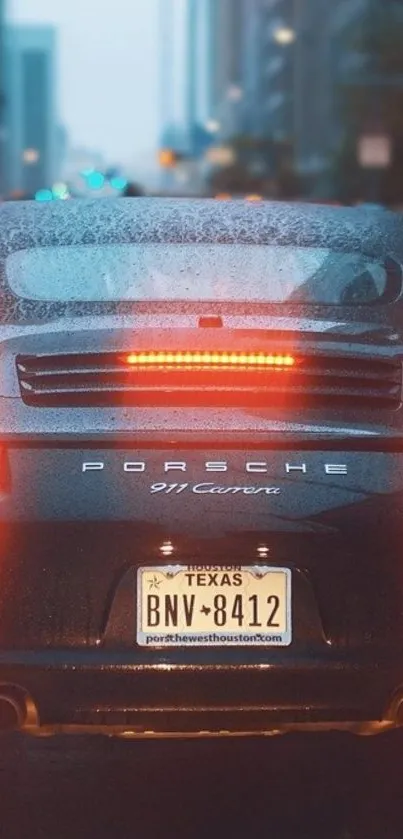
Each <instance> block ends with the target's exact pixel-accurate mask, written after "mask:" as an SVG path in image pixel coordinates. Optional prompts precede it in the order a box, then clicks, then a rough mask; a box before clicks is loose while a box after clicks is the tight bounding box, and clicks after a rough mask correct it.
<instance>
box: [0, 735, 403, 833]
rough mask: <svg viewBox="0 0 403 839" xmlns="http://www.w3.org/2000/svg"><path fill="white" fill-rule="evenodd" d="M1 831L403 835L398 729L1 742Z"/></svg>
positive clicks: (402, 744)
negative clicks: (358, 734) (359, 734)
mask: <svg viewBox="0 0 403 839" xmlns="http://www.w3.org/2000/svg"><path fill="white" fill-rule="evenodd" d="M0 836H1V837H4V839H39V837H41V839H42V837H45V839H67V837H68V839H80V838H81V837H83V838H84V837H85V839H132V838H133V839H134V837H136V839H154V837H164V839H170V837H172V838H173V839H182V837H183V838H184V837H186V839H199V837H208V839H216V837H223V839H226V837H235V838H236V839H237V837H242V839H249V837H250V838H251V839H252V837H255V836H256V837H259V839H260V837H262V839H266V837H267V839H297V838H298V839H315V838H316V837H321V839H323V838H324V837H325V838H326V839H333V838H334V839H336V837H337V839H356V837H359V839H373V838H375V837H376V839H389V837H391V839H392V837H393V839H395V837H396V839H402V838H403V734H401V733H400V732H399V733H397V734H396V733H390V734H387V735H381V736H380V737H377V738H360V739H357V738H354V737H352V736H349V735H340V734H335V735H317V736H314V735H292V736H287V737H282V738H275V739H274V738H273V739H265V740H232V741H229V740H221V741H212V740H210V741H200V740H199V741H183V742H178V741H137V742H133V741H117V740H112V739H106V738H101V737H74V738H65V737H57V738H49V739H41V740H37V739H32V738H28V737H21V736H19V735H7V736H5V737H3V738H2V739H1V740H0Z"/></svg>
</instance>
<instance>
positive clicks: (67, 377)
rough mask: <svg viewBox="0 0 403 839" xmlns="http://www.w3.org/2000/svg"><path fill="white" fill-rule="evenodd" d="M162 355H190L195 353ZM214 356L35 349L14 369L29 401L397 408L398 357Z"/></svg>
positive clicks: (20, 359) (20, 360)
mask: <svg viewBox="0 0 403 839" xmlns="http://www.w3.org/2000/svg"><path fill="white" fill-rule="evenodd" d="M162 355H163V354H161V356H162ZM165 355H166V356H167V357H168V356H169V357H171V355H175V357H178V355H183V357H184V359H186V356H187V357H190V355H191V354H190V353H186V352H184V353H182V354H181V353H175V354H172V353H166V354H165ZM211 355H212V356H213V355H214V357H215V363H211V365H209V364H206V363H203V364H202V363H200V364H197V363H191V364H190V363H188V364H187V363H182V364H175V363H171V364H170V363H164V364H161V363H159V362H158V361H156V362H155V363H150V360H149V359H148V363H146V364H144V365H142V364H138V363H136V365H135V366H134V367H133V366H130V364H129V363H128V362H127V359H128V358H130V356H127V355H124V354H120V353H84V354H63V355H60V354H58V355H36V356H34V355H30V356H19V357H18V358H17V371H18V378H19V383H20V388H21V394H22V398H23V400H24V402H26V403H27V404H29V405H37V406H63V405H64V406H96V405H99V406H102V405H104V406H106V405H118V404H122V405H125V406H126V405H139V406H141V405H150V406H179V405H194V406H203V405H206V406H214V405H215V406H222V405H224V406H226V405H227V406H230V405H234V406H245V407H246V406H248V407H250V406H259V407H270V406H274V405H276V406H282V407H284V408H290V409H294V410H295V408H296V407H298V408H299V407H301V406H304V405H305V406H307V407H309V406H312V407H314V406H321V405H326V406H329V407H330V406H331V405H334V406H335V407H356V408H361V407H371V406H372V407H374V408H383V407H386V408H397V407H398V406H399V405H400V402H401V385H402V376H401V364H400V362H399V361H393V360H379V359H371V358H365V357H364V358H363V357H355V356H333V355H320V354H318V355H316V354H310V355H302V354H301V356H299V357H296V358H295V362H293V365H289V366H281V365H278V364H277V365H273V366H269V365H268V364H267V363H266V364H262V365H259V363H254V364H252V365H251V364H249V366H248V364H247V363H246V362H245V363H242V358H245V356H244V355H242V356H241V355H239V359H238V361H237V363H234V361H233V357H234V355H235V354H234V353H231V352H229V353H221V361H220V363H219V364H217V363H216V358H217V353H212V354H211ZM263 355H265V357H266V358H268V357H269V358H270V356H267V354H266V353H264V354H260V353H253V357H254V358H255V359H259V357H260V356H263ZM229 356H231V359H232V363H230V361H229ZM250 357H252V356H250ZM273 357H274V358H276V359H278V358H281V356H273ZM285 357H287V358H288V357H289V356H285ZM227 358H228V363H225V359H227ZM223 359H224V362H223Z"/></svg>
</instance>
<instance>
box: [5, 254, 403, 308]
mask: <svg viewBox="0 0 403 839" xmlns="http://www.w3.org/2000/svg"><path fill="white" fill-rule="evenodd" d="M400 274H401V272H400V270H399V276H400ZM6 276H7V282H8V285H9V287H10V288H11V290H12V292H13V293H14V294H15V295H17V296H18V297H21V298H27V299H29V300H38V301H48V302H59V303H60V302H83V301H88V302H92V301H93V302H106V301H115V302H118V301H125V300H130V301H131V300H132V301H148V300H150V301H151V300H197V301H209V300H221V301H225V300H234V301H243V300H247V301H259V302H273V303H285V302H296V303H302V304H306V303H321V304H329V305H354V304H357V305H360V304H361V305H362V304H366V303H376V302H377V301H382V300H383V299H384V298H385V294H386V295H387V291H388V283H389V269H388V267H387V266H386V264H384V263H382V262H381V261H379V260H378V261H377V260H373V259H371V258H369V257H367V256H364V255H361V254H359V253H343V252H338V251H337V252H336V251H331V250H328V249H326V248H306V247H296V246H277V245H244V244H242V245H225V244H197V245H195V244H191V245H188V244H150V243H148V244H147V243H144V244H130V245H100V246H92V245H77V246H65V247H46V248H32V249H28V250H21V251H17V252H15V253H13V254H11V255H10V256H8V258H7V261H6Z"/></svg>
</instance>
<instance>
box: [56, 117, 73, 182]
mask: <svg viewBox="0 0 403 839" xmlns="http://www.w3.org/2000/svg"><path fill="white" fill-rule="evenodd" d="M68 153H69V134H68V131H67V128H66V127H65V126H64V125H57V126H56V129H55V171H54V175H55V180H56V181H62V180H64V178H65V174H66V166H67V160H68Z"/></svg>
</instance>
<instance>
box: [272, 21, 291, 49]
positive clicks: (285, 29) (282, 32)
mask: <svg viewBox="0 0 403 839" xmlns="http://www.w3.org/2000/svg"><path fill="white" fill-rule="evenodd" d="M296 37H297V33H296V31H295V29H291V27H290V26H279V27H278V28H277V29H275V30H274V32H273V39H274V40H275V42H276V44H280V46H282V47H287V46H288V45H289V44H293V43H294V41H295V39H296Z"/></svg>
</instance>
